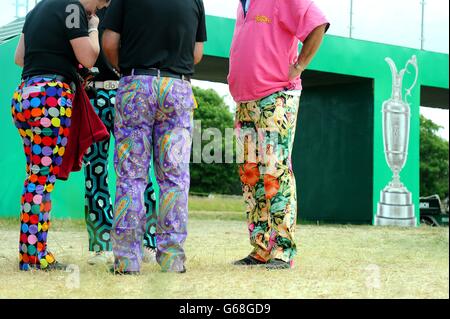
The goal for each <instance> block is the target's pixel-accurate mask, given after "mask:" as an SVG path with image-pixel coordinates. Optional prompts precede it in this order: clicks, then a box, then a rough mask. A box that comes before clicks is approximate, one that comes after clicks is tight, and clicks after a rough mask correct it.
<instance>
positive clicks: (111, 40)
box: [102, 29, 120, 71]
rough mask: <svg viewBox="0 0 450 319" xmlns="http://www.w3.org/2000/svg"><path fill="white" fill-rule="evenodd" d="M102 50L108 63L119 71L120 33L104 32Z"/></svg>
mask: <svg viewBox="0 0 450 319" xmlns="http://www.w3.org/2000/svg"><path fill="white" fill-rule="evenodd" d="M102 48H103V53H104V54H105V57H106V59H107V60H108V62H109V63H110V64H111V65H112V66H113V68H114V69H116V70H119V71H120V68H119V50H120V33H117V32H114V31H112V30H109V29H107V30H105V31H104V32H103V37H102Z"/></svg>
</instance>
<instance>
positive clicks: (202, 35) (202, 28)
mask: <svg viewBox="0 0 450 319" xmlns="http://www.w3.org/2000/svg"><path fill="white" fill-rule="evenodd" d="M198 2H199V9H200V11H199V21H198V27H197V35H196V37H195V41H196V42H206V40H207V38H208V37H207V35H206V17H205V7H204V5H203V1H202V0H199V1H198Z"/></svg>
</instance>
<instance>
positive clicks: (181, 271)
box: [163, 266, 186, 274]
mask: <svg viewBox="0 0 450 319" xmlns="http://www.w3.org/2000/svg"><path fill="white" fill-rule="evenodd" d="M163 272H168V273H171V272H172V273H177V274H184V273H186V267H184V266H183V268H182V269H180V270H170V269H169V270H165V271H163Z"/></svg>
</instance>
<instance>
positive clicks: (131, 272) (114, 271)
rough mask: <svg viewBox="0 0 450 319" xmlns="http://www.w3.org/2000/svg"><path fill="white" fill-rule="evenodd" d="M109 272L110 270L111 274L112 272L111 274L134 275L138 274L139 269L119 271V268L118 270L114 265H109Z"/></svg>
mask: <svg viewBox="0 0 450 319" xmlns="http://www.w3.org/2000/svg"><path fill="white" fill-rule="evenodd" d="M109 272H110V273H111V274H113V275H120V276H122V275H132V276H136V275H139V274H140V272H139V271H128V270H125V271H120V270H118V269H115V268H114V267H111V268H110V269H109Z"/></svg>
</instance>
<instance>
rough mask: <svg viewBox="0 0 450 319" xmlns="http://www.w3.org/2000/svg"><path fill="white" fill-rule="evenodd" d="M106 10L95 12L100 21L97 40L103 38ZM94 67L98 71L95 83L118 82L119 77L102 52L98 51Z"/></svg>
mask: <svg viewBox="0 0 450 319" xmlns="http://www.w3.org/2000/svg"><path fill="white" fill-rule="evenodd" d="M107 10H108V8H106V7H105V8H103V9H100V10H97V16H98V18H99V19H100V24H99V26H98V31H99V38H100V39H101V37H102V36H103V31H104V30H105V27H104V22H105V16H106V12H107ZM100 48H101V41H100ZM95 67H96V68H98V70H99V72H100V73H99V75H97V76H96V77H95V81H111V80H113V81H114V80H118V79H119V76H117V75H116V73H115V72H114V71H113V68H112V66H111V64H109V62H108V61H107V60H106V57H105V55H104V54H103V50H100V54H99V56H98V59H97V63H96V64H95Z"/></svg>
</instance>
